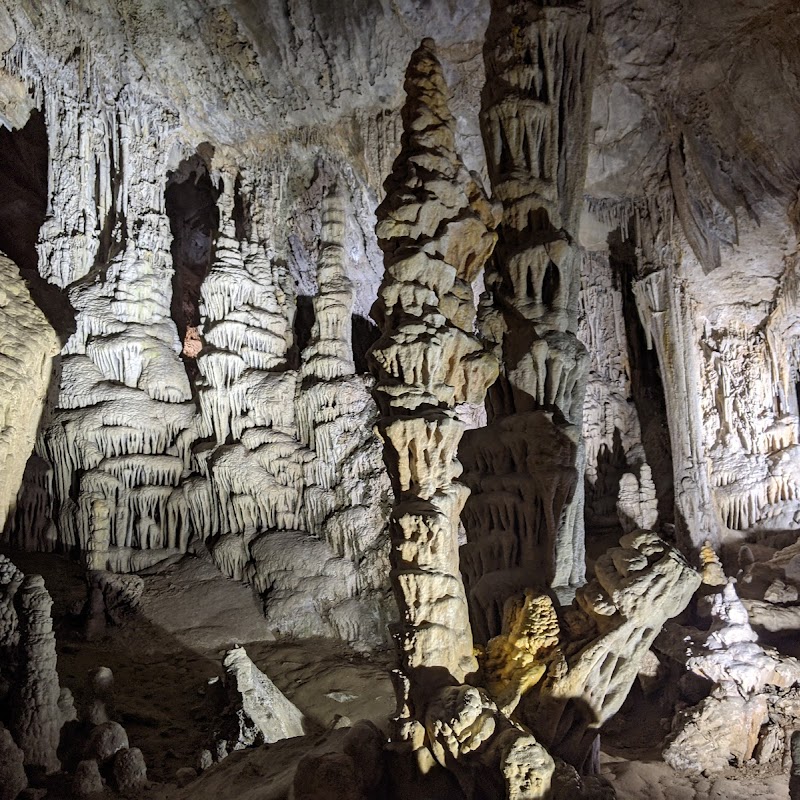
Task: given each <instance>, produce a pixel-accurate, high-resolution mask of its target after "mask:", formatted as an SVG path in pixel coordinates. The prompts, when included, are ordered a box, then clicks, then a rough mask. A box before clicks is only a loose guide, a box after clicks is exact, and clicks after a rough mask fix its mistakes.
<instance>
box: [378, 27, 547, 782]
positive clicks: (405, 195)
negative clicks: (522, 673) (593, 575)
mask: <svg viewBox="0 0 800 800" xmlns="http://www.w3.org/2000/svg"><path fill="white" fill-rule="evenodd" d="M405 89H406V93H407V101H406V104H405V106H404V109H403V122H404V131H405V132H404V135H403V139H402V151H401V154H400V156H399V157H398V158H397V160H396V161H395V164H394V168H393V172H392V174H391V176H390V177H389V178H388V179H387V181H386V184H385V188H386V191H387V196H386V199H385V200H384V202H383V203H382V204H381V205H380V206H379V208H378V211H377V217H378V227H377V233H378V240H379V243H380V245H381V247H382V249H383V251H384V256H385V264H386V275H385V278H384V282H383V284H382V285H381V289H380V293H379V300H378V303H377V305H376V309H375V312H374V313H375V316H376V318H377V319H378V321H379V324H380V326H381V329H382V333H383V335H382V337H381V339H379V340H378V342H377V343H376V344H375V346H374V347H373V349H372V350H371V352H370V357H371V364H372V369H373V372H374V374H375V376H376V378H377V385H376V388H375V396H376V398H377V400H378V405H379V408H380V410H381V412H382V417H381V418H380V420H379V423H378V429H379V431H380V434H381V436H382V437H383V440H384V458H385V461H386V465H387V468H388V471H389V475H390V477H391V479H392V483H393V486H394V492H395V506H394V510H393V513H392V518H391V524H390V533H391V537H392V550H391V561H392V585H393V588H394V592H395V597H396V599H397V603H398V606H399V609H400V620H399V622H398V623H397V625H396V627H395V629H394V638H395V641H396V643H397V647H398V652H399V657H400V671H399V674H398V676H397V678H398V680H397V689H398V719H397V734H398V736H399V738H401V739H402V740H404V741H405V742H407V743H408V744H409V745H410V747H411V748H412V749H413V750H414V751H415V752H416V754H417V758H418V760H419V762H420V764H421V765H422V764H423V763H424V762H425V760H426V759H427V760H430V758H431V756H433V758H435V759H436V761H438V763H439V764H441V765H442V766H445V767H447V768H450V769H452V770H453V772H454V774H455V775H456V777H457V778H458V780H459V782H460V784H461V786H462V789H463V790H464V792H465V794H466V795H467V796H468V797H471V798H479V797H482V798H489V797H499V796H505V797H509V798H511V797H513V798H538V797H544V796H545V794H546V792H547V791H548V790H549V786H550V777H551V775H552V772H553V762H552V759H551V758H550V756H549V755H548V754H547V752H546V751H545V750H544V749H543V748H542V747H541V745H539V744H538V743H537V742H536V741H535V740H534V739H533V738H532V737H530V736H528V735H526V734H524V733H523V732H522V731H521V730H520V729H518V728H516V727H515V726H513V725H512V724H511V723H510V722H509V721H508V719H507V718H505V717H503V716H502V714H500V713H499V712H498V711H497V708H496V706H495V705H494V704H493V703H492V702H491V701H490V700H489V699H488V697H487V696H486V695H485V693H484V692H482V691H481V690H479V689H476V688H475V687H472V686H465V685H463V683H462V682H463V680H464V678H465V677H466V676H467V675H468V674H469V673H471V672H473V671H474V670H475V669H476V667H477V664H476V661H475V658H474V656H473V652H472V637H471V635H470V624H469V616H468V611H467V600H466V596H465V594H464V587H463V584H462V582H461V576H460V574H459V560H458V515H459V512H460V510H461V508H462V506H463V504H464V500H465V498H466V495H467V489H466V488H465V487H464V486H462V485H461V484H459V483H457V482H456V478H457V477H458V475H459V473H460V470H461V468H460V464H459V463H458V461H457V460H456V451H457V448H458V443H459V440H460V438H461V434H462V432H463V429H464V425H463V423H462V422H460V421H459V420H458V419H457V417H456V413H455V406H456V404H458V403H462V402H472V403H474V402H480V401H481V400H482V399H483V395H484V393H485V391H486V387H487V386H488V385H490V384H491V383H492V381H493V380H494V379H495V377H496V375H497V363H496V361H495V360H494V359H493V358H492V357H491V356H490V355H488V354H487V353H486V352H485V351H484V350H483V348H482V346H481V345H480V344H479V342H478V341H477V340H476V339H475V337H474V336H473V335H472V325H473V317H474V308H473V305H472V291H471V283H472V281H473V280H474V279H475V277H476V276H477V274H478V272H479V271H480V268H481V266H482V265H483V263H484V261H485V260H486V258H487V257H488V256H489V254H490V253H491V251H492V248H493V246H494V242H495V235H494V233H493V229H494V226H495V225H496V223H497V211H496V210H495V208H494V207H493V206H492V205H491V204H490V203H489V202H488V201H487V199H486V197H485V195H484V194H483V190H482V189H481V187H480V184H479V182H478V181H477V179H476V178H475V177H474V176H471V175H470V174H469V173H468V172H467V170H466V168H465V167H464V165H463V163H462V162H461V160H460V158H459V157H458V156H457V155H456V153H455V141H454V129H455V121H454V119H453V117H452V115H451V114H450V111H449V109H448V107H447V100H446V96H447V94H446V92H447V88H446V85H445V82H444V79H443V77H442V71H441V66H440V65H439V62H438V61H437V59H436V57H435V55H434V52H433V42H432V41H431V40H429V39H426V40H424V41H423V43H422V45H421V46H420V47H419V48H418V49H417V50H416V51H415V52H414V54H413V56H412V58H411V63H410V64H409V68H408V71H407V73H406V84H405Z"/></svg>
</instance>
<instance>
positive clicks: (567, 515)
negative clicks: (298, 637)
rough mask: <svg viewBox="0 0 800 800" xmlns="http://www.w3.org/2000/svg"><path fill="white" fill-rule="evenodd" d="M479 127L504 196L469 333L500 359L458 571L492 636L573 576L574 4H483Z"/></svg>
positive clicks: (577, 420) (579, 63)
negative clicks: (475, 332) (513, 598)
mask: <svg viewBox="0 0 800 800" xmlns="http://www.w3.org/2000/svg"><path fill="white" fill-rule="evenodd" d="M491 7H492V16H491V19H490V23H489V28H488V31H487V41H486V45H485V49H484V59H485V62H486V76H487V83H486V86H485V88H484V92H483V98H482V111H481V127H482V130H483V136H484V143H485V146H486V156H487V165H488V171H489V178H490V180H491V184H492V188H493V190H494V193H495V196H496V197H497V199H499V200H500V201H502V204H503V220H502V223H501V225H500V226H499V228H498V234H499V241H498V246H497V250H496V252H495V255H494V258H493V259H492V261H491V262H490V263H489V265H488V266H487V271H486V277H485V281H486V289H487V293H488V296H487V297H486V299H485V300H484V302H483V303H482V305H481V315H480V330H481V332H482V334H483V336H484V337H485V338H486V339H487V340H488V341H489V342H491V343H492V345H493V347H494V351H495V353H496V355H497V357H498V359H499V360H500V362H501V364H502V372H501V377H500V379H499V380H498V382H497V384H496V385H495V386H494V387H493V388H492V389H491V390H490V392H489V396H488V401H487V413H488V422H489V424H488V427H486V428H485V429H482V430H480V431H475V432H471V433H470V434H469V435H468V436H467V437H465V440H464V445H463V446H462V449H461V457H462V460H463V461H464V464H465V481H466V483H467V485H468V486H469V487H470V489H471V490H472V496H471V498H470V500H469V502H468V504H467V508H466V510H465V514H464V525H465V527H466V530H467V540H468V544H467V546H466V547H465V552H464V559H463V562H464V566H463V570H464V576H465V580H466V582H467V588H468V592H469V596H470V602H471V609H472V616H473V620H474V622H475V623H476V635H477V636H478V637H479V639H481V640H483V641H485V640H486V639H487V638H489V637H490V636H492V635H495V634H497V633H499V632H500V629H499V626H500V614H499V613H498V609H500V608H502V605H503V603H504V601H505V598H506V597H508V596H509V594H511V593H513V592H514V591H516V590H518V589H521V588H524V586H525V584H526V582H528V580H529V579H528V578H527V574H528V572H529V571H530V570H531V569H534V568H535V569H537V570H538V571H539V572H540V573H541V577H542V580H543V582H544V583H546V584H547V585H549V586H552V587H554V588H555V589H556V591H557V592H562V594H563V595H564V596H565V597H566V596H570V595H571V594H572V592H574V589H575V587H577V586H579V585H580V584H581V582H582V581H583V577H584V567H583V552H584V534H583V531H584V526H583V472H584V461H585V452H584V446H583V443H582V440H581V421H582V413H583V398H584V390H585V386H586V377H587V368H588V361H589V358H588V353H587V351H586V348H585V346H584V345H583V344H582V343H581V341H580V340H579V339H578V338H577V336H576V332H577V328H578V293H579V289H580V279H581V274H580V273H581V254H580V251H579V249H578V247H577V245H576V243H575V241H574V239H575V237H576V234H577V226H578V217H579V214H580V196H581V187H582V185H583V178H584V171H585V165H586V142H587V128H586V123H587V121H588V111H589V107H590V105H591V81H592V72H593V68H592V64H593V52H594V37H593V35H592V34H591V33H590V24H589V23H590V17H589V12H588V9H587V8H586V7H584V6H583V5H581V4H577V5H576V4H561V3H556V4H551V3H547V4H539V3H516V2H514V3H504V2H499V1H498V2H493V3H492V6H491Z"/></svg>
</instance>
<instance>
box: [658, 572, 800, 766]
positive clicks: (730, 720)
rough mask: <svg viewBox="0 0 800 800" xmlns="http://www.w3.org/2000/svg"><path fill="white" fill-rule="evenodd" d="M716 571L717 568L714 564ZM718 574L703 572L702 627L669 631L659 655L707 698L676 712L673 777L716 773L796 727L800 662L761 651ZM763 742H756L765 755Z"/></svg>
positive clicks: (670, 741) (668, 755) (669, 747)
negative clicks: (700, 682)
mask: <svg viewBox="0 0 800 800" xmlns="http://www.w3.org/2000/svg"><path fill="white" fill-rule="evenodd" d="M717 566H718V562H717ZM719 572H720V570H719V569H716V570H710V569H708V565H707V567H706V570H705V574H706V576H707V578H708V577H709V576H711V577H712V580H711V584H710V585H704V587H703V589H704V591H701V593H699V598H698V613H699V614H700V615H701V618H702V619H703V620H704V623H705V624H704V628H703V629H702V630H698V629H695V628H690V627H683V626H680V625H675V624H668V625H667V626H666V627H665V630H664V632H663V633H662V634H661V636H660V637H659V639H658V642H657V648H658V649H659V650H661V651H662V652H664V653H665V654H667V655H668V656H670V657H671V658H672V659H674V660H675V661H677V662H678V663H681V664H685V665H686V668H687V669H688V670H689V671H690V672H691V673H693V674H694V675H696V676H699V677H701V678H703V679H705V680H707V681H708V682H709V685H710V686H711V690H710V693H709V695H708V696H707V697H706V698H705V699H703V700H701V701H700V702H699V703H698V704H696V705H694V706H690V707H688V708H685V709H683V710H681V711H679V712H678V713H677V714H676V715H675V717H674V719H673V721H672V730H671V732H670V734H669V736H668V737H667V740H666V742H665V746H664V752H663V755H664V759H665V761H667V763H668V764H670V765H671V766H673V767H674V768H675V769H677V770H686V771H690V772H707V773H712V772H717V771H720V770H722V769H725V768H726V767H727V766H728V764H729V762H730V761H731V760H732V759H735V760H736V761H737V762H738V763H739V764H743V763H744V762H745V761H748V760H749V759H750V758H752V757H753V755H754V753H755V751H756V748H757V747H758V746H759V743H760V739H761V738H763V737H764V736H768V735H771V734H770V730H771V728H770V722H771V720H778V721H780V722H781V723H782V724H781V726H779V727H782V728H791V727H793V726H796V724H797V719H796V718H795V715H796V713H797V711H798V710H800V709H798V707H797V704H796V700H795V694H796V689H794V688H793V687H796V686H797V685H798V684H800V663H798V662H797V660H796V659H794V658H787V657H785V656H781V655H780V654H779V653H778V652H777V651H776V650H774V649H772V648H768V647H764V646H763V645H761V644H759V642H758V636H757V634H756V632H755V631H754V630H753V628H752V626H751V625H750V620H749V618H748V614H747V610H746V608H745V606H744V604H743V603H742V601H741V600H740V598H739V595H738V594H737V591H736V588H735V585H734V582H733V581H732V580H729V581H727V582H724V583H723V584H722V586H720V585H719V581H718V580H716V576H717V575H718V573H719ZM765 745H766V743H765V742H761V750H762V751H763V750H764V748H765Z"/></svg>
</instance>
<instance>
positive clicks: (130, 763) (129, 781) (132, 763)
mask: <svg viewBox="0 0 800 800" xmlns="http://www.w3.org/2000/svg"><path fill="white" fill-rule="evenodd" d="M112 774H113V776H114V784H115V786H116V787H117V791H119V793H120V794H122V795H128V796H131V797H137V796H140V793H141V792H142V790H143V789H144V788H145V787H146V786H147V766H146V765H145V763H144V757H143V756H142V751H141V750H140V749H139V748H138V747H132V748H130V749H129V750H128V749H123V750H120V751H119V752H118V753H117V754H116V755H115V756H114V764H113V766H112Z"/></svg>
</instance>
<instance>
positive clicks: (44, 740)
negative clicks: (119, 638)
mask: <svg viewBox="0 0 800 800" xmlns="http://www.w3.org/2000/svg"><path fill="white" fill-rule="evenodd" d="M14 601H15V605H16V607H17V616H18V618H19V648H20V649H19V668H18V673H17V676H16V681H15V683H14V684H12V702H11V708H12V718H11V734H12V736H13V737H14V739H15V741H16V743H17V744H18V745H19V747H20V749H21V750H22V752H23V753H24V754H25V765H26V766H28V767H34V768H37V769H41V770H43V771H44V772H45V773H48V774H49V773H51V772H57V771H58V770H59V769H61V762H60V761H59V758H58V754H57V750H58V744H59V739H60V736H61V726H62V724H63V718H62V713H61V710H60V709H59V706H58V700H59V695H60V693H61V690H60V687H59V682H58V673H57V672H56V636H55V633H53V618H52V616H51V615H50V609H51V608H52V606H53V601H52V600H51V599H50V594H49V592H48V591H47V589H45V586H44V579H43V578H42V577H41V575H27V576H26V577H25V578H24V580H23V581H22V584H21V585H20V587H19V589H18V590H17V592H16V595H15V597H14Z"/></svg>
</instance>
